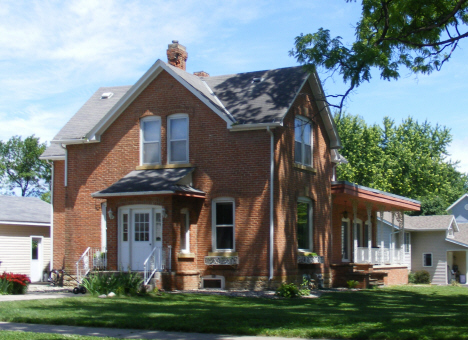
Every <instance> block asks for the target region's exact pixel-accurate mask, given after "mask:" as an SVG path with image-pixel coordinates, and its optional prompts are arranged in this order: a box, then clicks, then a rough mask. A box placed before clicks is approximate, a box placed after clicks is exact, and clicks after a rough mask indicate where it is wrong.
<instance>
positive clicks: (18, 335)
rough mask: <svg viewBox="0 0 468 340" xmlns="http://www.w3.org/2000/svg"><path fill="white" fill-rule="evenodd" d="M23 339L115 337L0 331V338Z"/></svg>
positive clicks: (4, 339) (49, 339)
mask: <svg viewBox="0 0 468 340" xmlns="http://www.w3.org/2000/svg"><path fill="white" fill-rule="evenodd" d="M24 339H28V340H112V339H116V338H107V337H106V338H103V337H95V336H78V335H61V334H45V333H31V332H10V331H0V340H24Z"/></svg>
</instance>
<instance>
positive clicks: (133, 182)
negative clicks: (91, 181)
mask: <svg viewBox="0 0 468 340" xmlns="http://www.w3.org/2000/svg"><path fill="white" fill-rule="evenodd" d="M193 170H194V168H176V169H155V170H135V171H131V172H130V173H129V174H127V175H126V176H125V177H123V178H121V179H119V180H118V181H117V182H115V183H114V184H112V185H111V186H110V187H108V188H106V189H104V190H101V191H97V192H95V193H93V194H91V196H92V197H94V198H106V197H115V196H141V195H182V196H194V197H205V193H204V192H203V191H201V190H198V189H195V188H193V187H191V186H190V185H189V183H190V180H189V175H190V174H191V173H192V172H193Z"/></svg>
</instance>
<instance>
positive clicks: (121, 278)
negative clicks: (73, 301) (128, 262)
mask: <svg viewBox="0 0 468 340" xmlns="http://www.w3.org/2000/svg"><path fill="white" fill-rule="evenodd" d="M142 283H143V279H142V278H141V276H140V275H139V274H138V273H119V274H111V275H107V274H103V273H95V274H91V275H90V276H89V277H86V278H84V279H83V286H84V287H85V288H86V290H87V291H88V292H90V293H91V294H93V295H101V294H106V295H107V294H109V293H110V292H114V293H115V294H117V295H136V294H137V293H138V292H139V290H140V289H141V284H142Z"/></svg>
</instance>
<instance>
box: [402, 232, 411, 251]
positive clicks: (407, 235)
mask: <svg viewBox="0 0 468 340" xmlns="http://www.w3.org/2000/svg"><path fill="white" fill-rule="evenodd" d="M410 244H411V235H410V233H405V243H404V245H405V253H409V252H410V250H411V248H410Z"/></svg>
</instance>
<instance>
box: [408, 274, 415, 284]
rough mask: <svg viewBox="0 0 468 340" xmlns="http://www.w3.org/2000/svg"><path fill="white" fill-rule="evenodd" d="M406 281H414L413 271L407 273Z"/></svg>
mask: <svg viewBox="0 0 468 340" xmlns="http://www.w3.org/2000/svg"><path fill="white" fill-rule="evenodd" d="M408 283H416V275H415V274H414V273H413V272H409V273H408Z"/></svg>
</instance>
